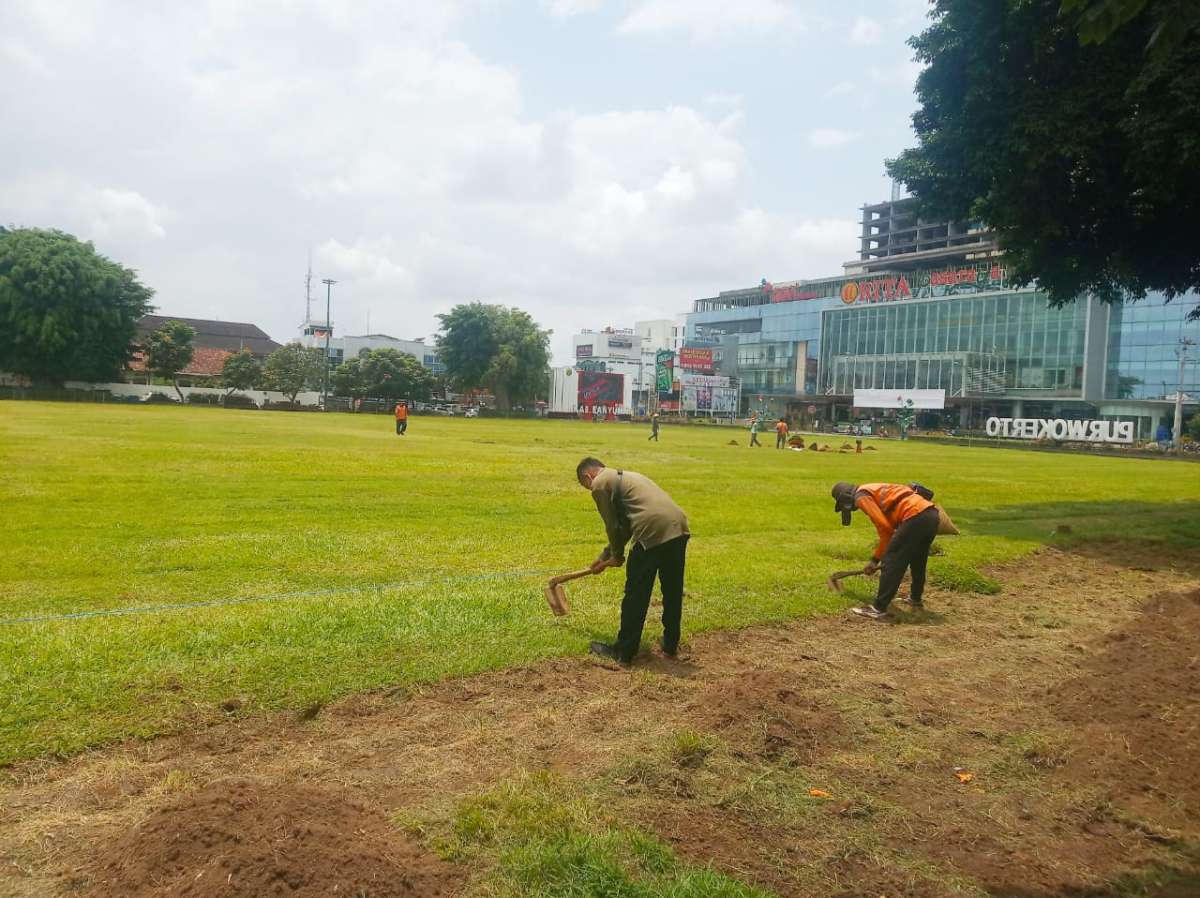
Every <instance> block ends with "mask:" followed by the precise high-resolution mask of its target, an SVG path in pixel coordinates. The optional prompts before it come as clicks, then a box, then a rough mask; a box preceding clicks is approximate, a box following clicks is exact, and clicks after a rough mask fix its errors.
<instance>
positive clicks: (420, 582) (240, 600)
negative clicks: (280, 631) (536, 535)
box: [0, 569, 554, 626]
mask: <svg viewBox="0 0 1200 898" xmlns="http://www.w3.org/2000/svg"><path fill="white" fill-rule="evenodd" d="M553 573H554V571H553V570H550V569H528V570H521V571H488V572H485V573H482V574H460V575H458V576H456V577H418V578H414V579H408V580H397V581H395V582H392V583H369V584H367V585H365V586H343V587H336V588H329V589H312V590H303V591H297V592H277V593H267V594H265V595H260V596H231V597H228V598H223V599H199V600H197V601H194V602H169V603H166V604H163V605H135V606H133V607H129V608H98V609H95V610H92V611H72V612H69V613H67V614H36V615H30V616H28V617H5V618H0V626H4V625H8V624H40V623H55V622H60V621H72V620H84V619H86V618H89V617H119V616H123V615H133V614H161V613H162V612H165V611H186V610H188V609H190V608H212V607H219V606H226V605H247V604H250V603H252V602H277V601H280V600H287V599H309V598H316V597H318V596H331V595H347V594H354V593H365V592H383V591H384V590H388V589H403V588H405V587H414V586H429V585H431V584H434V583H438V584H455V583H470V582H474V581H479V580H499V579H504V578H506V577H512V578H519V577H540V576H544V575H546V574H553Z"/></svg>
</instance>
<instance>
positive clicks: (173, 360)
mask: <svg viewBox="0 0 1200 898" xmlns="http://www.w3.org/2000/svg"><path fill="white" fill-rule="evenodd" d="M195 337H196V330H195V328H193V327H191V326H190V325H187V324H184V323H183V322H182V321H168V322H167V323H166V324H164V325H163V326H162V327H160V328H159V329H158V330H156V331H155V332H154V333H152V334H151V335H150V336H149V337H148V338H147V339H146V346H145V349H146V370H148V371H149V372H150V373H151V374H154V375H157V376H158V377H162V378H164V379H166V380H169V381H171V383H173V384H174V385H175V392H176V393H178V394H179V401H180V402H183V401H184V399H183V390H181V389H179V376H178V375H179V372H180V371H182V370H183V369H184V368H186V367H187V366H188V365H189V364H191V361H192V358H193V357H194V356H195V355H196V347H195V346H193V345H192V340H194V339H195Z"/></svg>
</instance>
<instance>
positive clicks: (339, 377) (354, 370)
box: [330, 358, 367, 399]
mask: <svg viewBox="0 0 1200 898" xmlns="http://www.w3.org/2000/svg"><path fill="white" fill-rule="evenodd" d="M330 381H331V385H332V387H333V395H334V396H348V397H350V398H351V399H362V398H363V397H364V396H366V395H367V382H366V380H365V379H364V378H363V370H362V359H361V358H356V359H348V360H347V361H345V362H342V363H341V364H340V365H338V366H337V368H335V369H334V371H333V374H332V376H331V377H330Z"/></svg>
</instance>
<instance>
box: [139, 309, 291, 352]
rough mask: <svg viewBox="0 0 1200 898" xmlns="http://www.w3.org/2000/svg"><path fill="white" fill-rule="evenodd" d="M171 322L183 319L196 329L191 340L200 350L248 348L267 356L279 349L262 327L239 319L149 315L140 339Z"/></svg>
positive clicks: (142, 326) (140, 326)
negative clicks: (214, 319) (194, 335)
mask: <svg viewBox="0 0 1200 898" xmlns="http://www.w3.org/2000/svg"><path fill="white" fill-rule="evenodd" d="M168 321H181V322H183V323H184V324H186V325H188V326H189V327H191V328H192V329H193V330H194V331H195V332H196V337H195V339H194V340H193V341H192V342H193V345H195V346H196V348H197V349H201V348H204V349H221V350H226V351H228V352H238V351H239V350H241V349H249V350H250V351H251V352H252V353H254V354H255V355H256V356H267V355H270V354H271V353H272V352H274V351H275V350H276V349H278V348H279V345H280V344H278V343H276V342H275V341H274V340H272V339H271V338H270V337H269V336H267V334H266V332H264V331H263V330H262V329H261V328H260V327H258V326H257V325H254V324H246V323H243V322H240V321H209V320H208V319H206V318H181V317H180V316H178V315H146V316H144V317H143V318H142V319H141V320H140V321H138V323H137V338H136V339H137V340H138V342H141V341H142V340H144V339H146V337H148V336H150V334H152V333H154V331H156V330H158V329H159V328H160V327H162V326H163V325H164V324H166V323H167V322H168Z"/></svg>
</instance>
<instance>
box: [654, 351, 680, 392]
mask: <svg viewBox="0 0 1200 898" xmlns="http://www.w3.org/2000/svg"><path fill="white" fill-rule="evenodd" d="M674 382H675V353H673V352H671V350H669V349H660V350H659V351H658V352H657V353H655V354H654V383H655V389H656V390H657V391H658V394H659V395H660V396H661V395H662V394H664V393H670V392H671V385H672V384H673V383H674Z"/></svg>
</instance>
